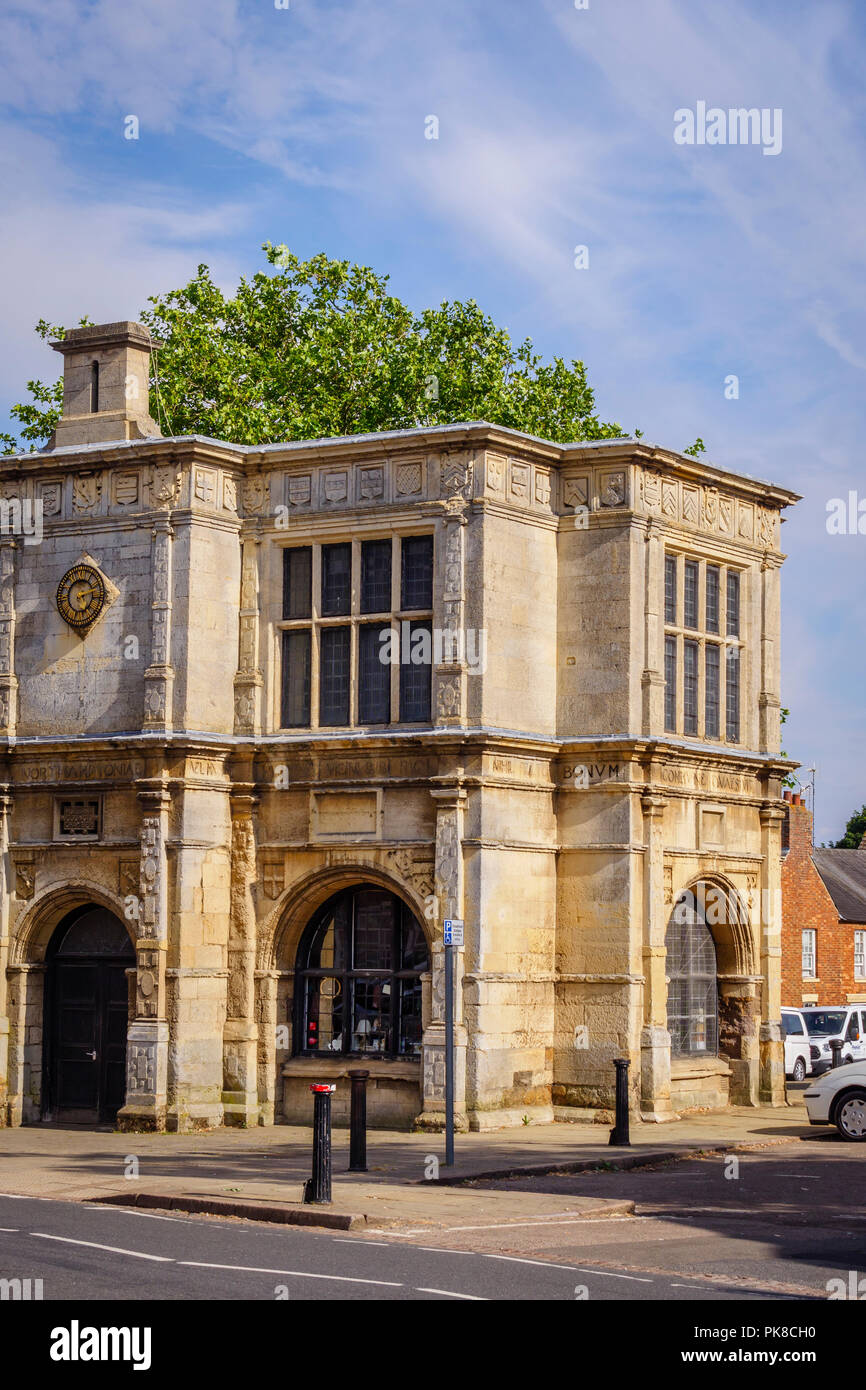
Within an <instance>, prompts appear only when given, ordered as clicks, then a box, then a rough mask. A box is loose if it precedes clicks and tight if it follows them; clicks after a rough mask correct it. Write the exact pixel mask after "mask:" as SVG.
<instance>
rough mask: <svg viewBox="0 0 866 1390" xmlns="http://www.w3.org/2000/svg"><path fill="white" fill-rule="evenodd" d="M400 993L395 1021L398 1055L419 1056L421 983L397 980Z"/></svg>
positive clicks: (415, 980) (413, 980)
mask: <svg viewBox="0 0 866 1390" xmlns="http://www.w3.org/2000/svg"><path fill="white" fill-rule="evenodd" d="M395 984H396V986H397V988H398V989H399V991H400V995H399V1015H398V1020H397V1026H398V1037H399V1040H400V1053H401V1054H402V1055H403V1056H404V1057H420V1055H421V981H420V980H419V979H418V977H417V976H416V977H415V978H414V979H409V980H397V981H396V982H395Z"/></svg>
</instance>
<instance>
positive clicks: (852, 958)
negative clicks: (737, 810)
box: [782, 791, 866, 1008]
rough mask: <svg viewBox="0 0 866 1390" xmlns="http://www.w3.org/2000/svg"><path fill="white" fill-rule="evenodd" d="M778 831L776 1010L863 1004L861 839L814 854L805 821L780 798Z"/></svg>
mask: <svg viewBox="0 0 866 1390" xmlns="http://www.w3.org/2000/svg"><path fill="white" fill-rule="evenodd" d="M784 796H785V801H786V803H787V805H786V806H785V820H784V822H783V825H782V855H783V858H782V1003H783V1004H786V1005H788V1006H789V1007H792V1008H800V1007H801V1006H802V1005H805V1004H835V1005H841V1004H866V837H864V843H861V845H860V846H859V848H858V849H815V848H814V846H813V844H812V813H811V811H810V810H809V809H808V807H807V806H806V804H805V802H804V801H803V800H802V798H801V796H800V794H799V792H793V793H792V792H790V791H786V792H785V794H784Z"/></svg>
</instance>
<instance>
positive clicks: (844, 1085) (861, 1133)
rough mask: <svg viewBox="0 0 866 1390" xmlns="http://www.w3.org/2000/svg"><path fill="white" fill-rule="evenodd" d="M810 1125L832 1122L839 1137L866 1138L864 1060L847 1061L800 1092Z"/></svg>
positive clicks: (865, 1076)
mask: <svg viewBox="0 0 866 1390" xmlns="http://www.w3.org/2000/svg"><path fill="white" fill-rule="evenodd" d="M803 1100H804V1101H805V1102H806V1111H807V1113H808V1116H809V1124H810V1125H835V1126H836V1128H837V1129H838V1131H839V1133H840V1134H841V1136H842V1138H843V1139H866V1062H849V1063H848V1064H847V1066H841V1067H836V1068H834V1070H833V1071H828V1072H825V1073H824V1075H823V1076H821V1077H819V1078H818V1079H817V1080H816V1081H813V1082H812V1083H811V1084H810V1086H809V1089H808V1091H805V1092H804V1093H803Z"/></svg>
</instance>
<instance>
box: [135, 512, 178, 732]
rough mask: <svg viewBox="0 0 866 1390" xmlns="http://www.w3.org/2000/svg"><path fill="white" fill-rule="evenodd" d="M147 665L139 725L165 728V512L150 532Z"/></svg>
mask: <svg viewBox="0 0 866 1390" xmlns="http://www.w3.org/2000/svg"><path fill="white" fill-rule="evenodd" d="M151 534H152V536H153V589H152V597H151V605H150V607H151V637H150V665H149V666H148V667H147V670H146V671H145V673H144V721H143V724H142V727H143V728H145V729H151V730H161V731H163V730H169V729H170V728H171V725H172V691H173V688H174V667H173V666H172V664H171V576H172V537H173V535H174V532H173V531H172V528H171V522H170V521H169V517H168V514H165V515H161V516H159V517H157V520H156V522H155V523H154V527H153V531H152V533H151Z"/></svg>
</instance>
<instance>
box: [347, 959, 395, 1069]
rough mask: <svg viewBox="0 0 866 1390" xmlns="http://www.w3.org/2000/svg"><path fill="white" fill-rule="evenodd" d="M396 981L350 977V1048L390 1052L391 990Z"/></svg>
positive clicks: (355, 1050) (353, 1050)
mask: <svg viewBox="0 0 866 1390" xmlns="http://www.w3.org/2000/svg"><path fill="white" fill-rule="evenodd" d="M396 984H397V981H396V980H392V979H383V980H371V979H365V978H364V977H363V976H357V975H356V976H355V977H354V979H353V980H352V999H353V1009H352V1041H351V1050H352V1052H390V1051H391V1050H392V1049H391V992H392V990H393V989H394V988H395V987H396Z"/></svg>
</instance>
